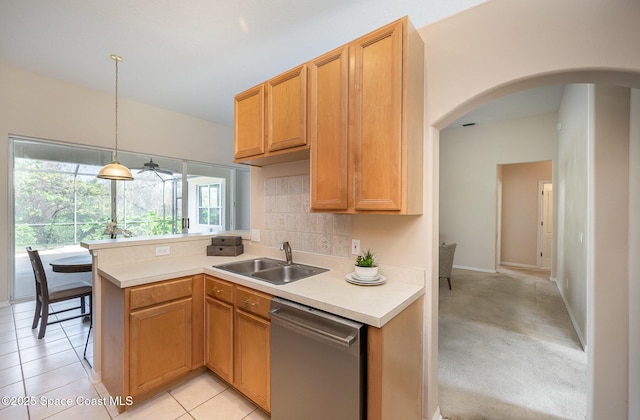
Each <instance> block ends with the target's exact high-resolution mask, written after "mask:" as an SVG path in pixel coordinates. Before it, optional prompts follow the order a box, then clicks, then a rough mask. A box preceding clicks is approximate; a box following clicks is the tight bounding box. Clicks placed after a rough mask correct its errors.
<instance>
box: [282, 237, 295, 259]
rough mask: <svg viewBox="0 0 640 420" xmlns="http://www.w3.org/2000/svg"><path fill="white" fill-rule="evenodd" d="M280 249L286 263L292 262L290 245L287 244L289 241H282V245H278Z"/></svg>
mask: <svg viewBox="0 0 640 420" xmlns="http://www.w3.org/2000/svg"><path fill="white" fill-rule="evenodd" d="M280 250H281V251H284V256H285V258H286V259H287V264H293V255H291V245H289V242H287V241H285V242H283V243H282V245H280Z"/></svg>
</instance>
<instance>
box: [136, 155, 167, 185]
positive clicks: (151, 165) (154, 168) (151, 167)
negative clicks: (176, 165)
mask: <svg viewBox="0 0 640 420" xmlns="http://www.w3.org/2000/svg"><path fill="white" fill-rule="evenodd" d="M143 166H144V168H143V169H141V170H139V171H138V173H139V174H141V173H143V172H148V171H151V172H154V173H155V174H156V175H158V176H159V177H160V179H163V180H164V178H162V176H160V174H163V175H168V176H171V177H172V176H173V172H171V171H169V170H167V169H160V165H158V164H157V163H155V162H154V161H153V158H151V159H150V160H149V162H147V163H145V164H144V165H143Z"/></svg>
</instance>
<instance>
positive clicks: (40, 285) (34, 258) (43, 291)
mask: <svg viewBox="0 0 640 420" xmlns="http://www.w3.org/2000/svg"><path fill="white" fill-rule="evenodd" d="M27 253H28V254H29V260H30V261H31V268H33V276H34V277H35V279H36V298H38V297H40V296H42V297H43V298H44V299H46V300H47V301H48V300H49V286H48V284H47V275H46V274H45V272H44V266H43V265H42V259H41V258H40V254H39V253H38V250H36V249H31V247H27Z"/></svg>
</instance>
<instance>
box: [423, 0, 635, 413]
mask: <svg viewBox="0 0 640 420" xmlns="http://www.w3.org/2000/svg"><path fill="white" fill-rule="evenodd" d="M638 15H640V3H633V4H630V3H629V2H623V1H614V2H610V1H604V0H596V1H593V2H587V3H585V2H580V1H579V0H569V1H566V2H561V3H558V2H554V1H552V0H543V1H536V0H523V1H521V2H509V1H508V0H492V1H490V2H486V3H483V4H481V5H479V6H477V7H474V8H472V9H470V10H468V11H465V12H463V13H460V14H458V15H455V16H453V17H451V18H449V19H445V20H443V21H440V22H436V23H435V24H432V25H428V26H426V27H424V28H422V29H421V30H420V32H421V35H422V37H423V39H425V43H426V56H425V61H426V67H427V68H426V95H427V96H426V110H427V127H428V129H427V130H426V133H427V137H426V142H425V146H426V147H425V158H426V159H428V162H433V163H432V165H430V166H427V173H426V174H425V182H426V183H427V184H428V185H429V188H428V189H427V191H426V194H425V203H429V204H427V206H429V205H430V207H429V208H428V209H427V210H426V211H425V213H427V215H431V216H432V217H431V218H430V223H429V224H428V225H427V226H426V230H427V233H426V236H427V237H428V238H429V239H430V241H429V243H430V246H431V248H432V258H433V260H436V259H435V258H436V255H437V251H434V250H437V244H438V195H439V190H438V183H439V179H438V163H437V160H438V153H439V150H438V148H439V130H440V129H442V128H444V127H446V126H447V125H448V124H449V123H450V122H452V121H454V120H455V119H457V118H459V117H460V116H462V115H464V114H465V113H466V112H468V111H469V110H471V109H473V108H474V107H475V106H477V105H479V104H482V103H485V102H488V101H490V100H492V99H494V98H496V97H499V96H502V95H505V94H508V93H514V92H517V91H520V90H524V89H529V88H533V87H539V86H542V85H545V84H566V83H598V84H602V85H605V84H608V85H617V86H624V87H629V88H640V55H638V54H637V51H635V46H634V42H633V40H634V39H639V38H640V27H639V26H638V25H637V23H636V22H635V18H636V17H637V16H638ZM604 22H607V23H606V24H605V23H604ZM638 96H640V94H639V93H638V92H637V91H633V92H632V94H631V101H630V102H631V106H632V107H633V108H632V112H635V113H636V114H637V113H638V108H637V107H640V105H639V102H640V100H638ZM627 103H629V101H627ZM593 105H594V107H596V108H597V104H593ZM597 111H602V109H594V112H597ZM628 126H629V125H628V124H627V130H628ZM631 126H632V130H631V131H632V134H631V135H628V132H627V136H626V140H627V143H626V153H624V149H625V148H624V147H623V146H624V145H622V147H618V146H621V145H620V144H619V142H617V139H619V138H620V137H624V135H622V136H621V135H620V133H616V136H617V138H616V146H617V147H616V149H615V150H612V151H611V153H612V154H607V150H606V147H598V146H602V145H603V144H607V141H594V142H593V144H592V145H591V146H590V147H592V150H593V152H594V153H595V155H596V156H592V157H591V159H593V162H594V165H596V168H598V171H599V172H598V176H597V177H596V176H595V175H594V173H595V171H591V172H590V175H589V186H590V188H589V191H591V193H592V194H591V195H590V197H589V209H590V210H589V212H590V214H589V226H591V227H592V230H593V234H594V238H592V241H591V245H590V246H589V249H588V253H589V256H590V259H589V274H588V275H589V278H590V282H591V283H590V284H591V286H592V287H590V290H592V293H591V294H590V299H589V311H588V317H589V325H590V331H589V332H588V336H589V339H588V341H587V345H588V347H589V353H590V354H591V357H590V358H589V395H588V406H587V416H588V418H614V417H615V418H627V417H633V416H634V415H635V416H637V415H640V403H636V402H634V401H632V399H631V398H629V395H635V394H637V393H638V392H639V391H640V381H638V380H637V379H635V378H636V377H638V376H640V366H639V364H640V363H638V362H636V359H637V358H638V357H637V353H638V352H640V325H639V323H638V321H637V319H640V316H638V314H639V313H640V308H639V307H638V304H637V303H635V302H636V301H635V300H633V299H631V303H629V295H631V296H637V295H639V294H640V285H639V284H638V281H637V280H635V279H637V278H639V277H640V267H639V266H638V264H637V263H636V262H635V261H630V258H629V255H638V254H639V253H640V245H639V243H640V232H639V231H638V225H639V224H640V221H638V216H637V214H639V213H640V211H639V210H640V204H639V203H638V202H639V199H638V197H637V194H638V193H637V191H640V180H639V179H638V178H639V176H638V166H640V156H639V154H640V153H639V152H638V148H639V147H640V146H639V145H638V143H639V142H640V140H639V139H638V138H639V134H638V133H637V131H638V128H637V122H636V121H631ZM633 127H636V128H635V129H633ZM612 128H613V129H615V128H616V127H612ZM596 134H597V133H594V135H596ZM600 134H602V133H600ZM594 138H595V137H594ZM630 138H631V141H629V139H630ZM623 155H624V156H623ZM629 156H632V158H631V159H629ZM625 158H626V159H625ZM625 162H626V163H627V166H626V168H623V172H622V174H621V173H620V172H618V173H617V175H614V174H613V173H614V172H616V171H618V169H620V165H618V164H622V166H625V165H624V163H625ZM604 163H607V164H609V165H610V166H609V167H606V165H605V166H603V164H604ZM614 168H615V170H614ZM612 175H613V178H612V177H611V176H612ZM616 176H617V180H618V181H620V182H622V184H623V185H624V187H623V188H622V189H616V191H614V195H615V196H614V197H608V196H607V195H606V186H607V185H602V183H603V182H604V183H605V184H608V183H610V182H615V178H616ZM609 185H611V184H609ZM624 188H626V193H621V192H620V191H622V190H623V189H624ZM634 194H635V195H634ZM607 200H613V202H615V207H617V208H618V209H619V210H621V214H618V215H616V214H615V213H611V212H610V210H611V209H610V207H611V206H610V205H608V204H607ZM630 210H631V211H630ZM604 214H606V217H607V221H606V223H603V224H605V225H607V224H608V221H609V220H613V221H614V228H615V229H614V230H615V232H616V233H615V235H618V234H620V235H622V236H623V237H617V238H615V237H608V236H607V235H603V233H602V232H599V231H597V229H596V227H597V226H598V225H599V219H598V217H602V215H604ZM629 214H631V217H629ZM621 243H623V244H625V246H623V247H621V246H620V244H621ZM627 244H629V246H626V245H627ZM608 259H610V260H609V261H608ZM607 270H612V271H609V272H607ZM614 273H615V274H614ZM430 274H431V276H430V278H429V280H428V281H427V293H428V295H429V296H430V298H431V302H430V303H429V304H428V305H427V307H426V313H425V321H426V322H425V336H426V340H425V345H426V347H425V352H426V355H425V369H426V373H425V406H426V409H425V416H426V417H427V418H430V417H431V416H432V415H434V414H435V413H436V412H437V373H435V372H434V366H437V331H436V332H434V331H433V329H434V328H437V327H435V325H434V322H433V320H434V319H435V320H436V321H437V296H438V290H437V289H438V281H437V274H436V273H435V270H434V269H433V267H432V270H431V273H430ZM608 279H615V280H614V281H609V282H608V283H607V280H608ZM630 313H631V314H633V316H631V317H630ZM434 354H435V356H432V355H434ZM630 356H631V357H630ZM596 378H597V380H596Z"/></svg>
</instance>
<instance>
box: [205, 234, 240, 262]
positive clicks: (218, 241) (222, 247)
mask: <svg viewBox="0 0 640 420" xmlns="http://www.w3.org/2000/svg"><path fill="white" fill-rule="evenodd" d="M242 253H244V246H243V245H242V237H241V236H214V237H213V238H211V245H207V255H208V256H213V255H216V256H225V257H235V256H236V255H240V254H242Z"/></svg>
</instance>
